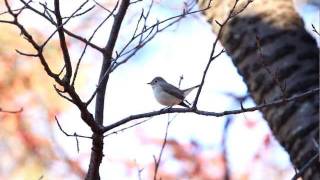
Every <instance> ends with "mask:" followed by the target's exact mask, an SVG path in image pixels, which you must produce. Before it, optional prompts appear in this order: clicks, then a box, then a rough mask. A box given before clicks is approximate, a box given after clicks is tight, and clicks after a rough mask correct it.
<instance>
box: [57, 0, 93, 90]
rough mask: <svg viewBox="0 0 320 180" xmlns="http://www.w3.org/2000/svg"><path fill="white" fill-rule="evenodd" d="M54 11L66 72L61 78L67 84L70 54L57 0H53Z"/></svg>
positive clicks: (70, 74)
mask: <svg viewBox="0 0 320 180" xmlns="http://www.w3.org/2000/svg"><path fill="white" fill-rule="evenodd" d="M87 2H88V0H87V1H85V3H87ZM80 8H81V7H80ZM54 11H55V16H56V20H57V30H58V34H59V39H60V40H59V42H60V47H61V50H62V54H63V59H64V64H65V66H66V74H65V76H64V78H63V80H65V82H66V83H67V84H69V83H70V79H71V76H72V66H71V59H70V54H69V50H68V47H67V42H66V38H65V36H64V32H63V24H62V17H61V13H60V2H59V0H55V1H54Z"/></svg>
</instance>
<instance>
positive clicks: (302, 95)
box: [102, 88, 320, 132]
mask: <svg viewBox="0 0 320 180" xmlns="http://www.w3.org/2000/svg"><path fill="white" fill-rule="evenodd" d="M319 91H320V88H316V89H311V90H309V91H306V92H304V93H299V94H296V95H293V96H291V97H289V98H281V99H278V100H275V101H272V102H270V103H266V104H265V103H264V104H260V105H257V106H254V107H250V108H242V109H238V110H230V111H223V112H209V111H202V110H198V109H194V108H191V109H187V108H166V109H162V110H159V111H153V112H148V113H142V114H136V115H131V116H128V117H126V118H124V119H122V120H120V121H118V122H115V123H113V124H110V125H108V126H105V127H104V128H103V129H102V131H103V132H107V131H110V130H111V129H114V128H116V127H118V126H120V125H123V124H125V123H128V122H130V121H132V120H135V119H140V118H146V117H152V116H159V115H162V114H168V113H195V114H198V115H204V116H215V117H221V116H226V115H231V114H240V113H244V112H252V111H256V110H261V109H263V108H268V107H271V106H276V105H281V104H285V103H287V102H290V101H295V100H298V99H303V98H306V97H308V96H311V95H314V94H316V93H319Z"/></svg>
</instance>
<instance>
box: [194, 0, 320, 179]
mask: <svg viewBox="0 0 320 180" xmlns="http://www.w3.org/2000/svg"><path fill="white" fill-rule="evenodd" d="M240 2H241V3H240ZM245 2H246V1H239V4H240V5H239V7H241V6H243V4H244V3H245ZM198 3H199V5H200V6H202V7H206V6H207V3H208V1H207V0H204V1H199V2H198ZM211 4H212V7H211V8H210V9H209V10H207V11H206V12H205V13H204V14H205V15H206V17H207V18H208V22H210V23H211V24H212V28H213V31H214V32H217V31H218V30H219V26H218V25H217V24H216V22H215V20H217V21H218V22H222V21H223V20H224V19H225V18H226V16H227V13H228V12H229V10H230V9H231V5H233V4H234V0H214V1H212V3H211ZM256 37H258V38H256ZM257 39H258V40H257ZM220 42H221V43H222V45H223V46H224V48H225V49H226V52H227V53H228V55H229V56H230V57H231V58H232V60H233V63H234V64H235V65H236V67H237V69H238V72H239V73H240V75H242V77H243V80H244V81H245V83H246V84H247V86H248V89H249V93H250V94H251V96H252V98H253V99H254V100H255V102H256V103H257V104H262V103H264V102H267V103H268V102H270V101H273V100H275V99H279V98H282V97H283V96H287V97H291V96H292V95H294V94H297V93H302V92H305V91H307V90H310V89H314V88H318V87H319V59H318V58H319V49H318V47H317V44H316V41H315V40H314V39H313V38H312V36H311V35H310V34H308V32H307V31H306V30H305V28H304V23H303V20H302V19H301V18H300V17H299V15H298V14H297V13H296V11H295V10H294V7H293V3H292V1H291V0H255V1H254V2H252V3H251V4H250V5H249V6H248V7H247V8H246V10H245V11H243V12H242V13H240V14H239V15H238V16H236V17H235V18H233V19H232V20H230V21H229V23H228V24H227V25H226V26H225V27H224V29H223V33H222V36H221V38H220ZM257 42H259V43H257ZM257 44H260V48H258V47H259V46H257ZM262 113H263V115H264V118H265V119H266V120H267V121H268V124H269V126H270V128H271V130H272V132H273V134H274V135H275V137H276V138H277V139H278V141H279V142H280V144H281V145H282V146H283V147H284V148H285V149H286V150H287V152H288V153H289V155H290V158H291V161H292V163H293V165H294V166H295V167H296V168H297V169H298V170H300V171H301V170H302V169H303V168H304V166H305V165H306V164H307V162H308V161H309V160H310V159H312V158H313V157H315V156H316V155H317V153H318V151H319V149H318V145H317V143H315V142H319V133H318V131H319V93H317V94H316V95H312V96H309V97H307V98H304V99H300V100H298V101H294V102H288V103H285V104H282V105H279V106H273V107H269V108H264V109H262ZM302 174H303V176H302V177H303V179H307V180H309V179H314V180H316V179H320V164H319V158H317V160H316V161H314V162H313V163H312V164H311V165H310V166H308V168H307V170H306V171H304V173H302Z"/></svg>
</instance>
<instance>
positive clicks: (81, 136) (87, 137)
mask: <svg viewBox="0 0 320 180" xmlns="http://www.w3.org/2000/svg"><path fill="white" fill-rule="evenodd" d="M54 118H55V120H56V122H57V125H58V127H59V129H60V131H61V132H62V133H63V134H64V135H66V136H68V137H80V138H86V139H92V137H91V136H83V135H79V134H77V133H73V134H69V133H67V132H66V131H65V130H63V128H62V126H61V124H60V123H59V120H58V118H57V117H56V116H55V117H54Z"/></svg>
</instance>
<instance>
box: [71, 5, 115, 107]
mask: <svg viewBox="0 0 320 180" xmlns="http://www.w3.org/2000/svg"><path fill="white" fill-rule="evenodd" d="M118 4H119V1H117V3H116V5H115V6H114V8H113V10H112V11H111V13H110V14H109V15H108V16H107V17H106V18H105V19H104V20H103V21H102V22H101V23H100V24H99V25H98V26H97V27H96V28H95V30H94V31H93V33H92V34H91V36H90V38H89V40H88V41H89V42H91V40H92V39H93V37H94V36H95V34H96V32H97V31H98V30H99V29H100V28H101V27H102V25H103V24H104V23H105V22H106V21H107V20H108V19H109V18H110V17H111V15H112V14H113V13H114V12H115V11H116V9H117V7H118ZM87 47H88V44H85V47H84V48H83V51H82V53H81V55H80V58H79V59H78V62H77V65H76V69H75V72H74V76H73V80H72V83H71V85H72V86H73V85H74V83H75V80H76V78H77V74H78V70H79V67H80V63H81V60H82V58H83V56H84V54H85V52H86V49H87ZM94 94H95V93H94ZM94 96H95V95H93V97H94ZM93 97H92V98H90V99H89V100H88V102H87V104H90V102H91V101H92V99H93Z"/></svg>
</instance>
